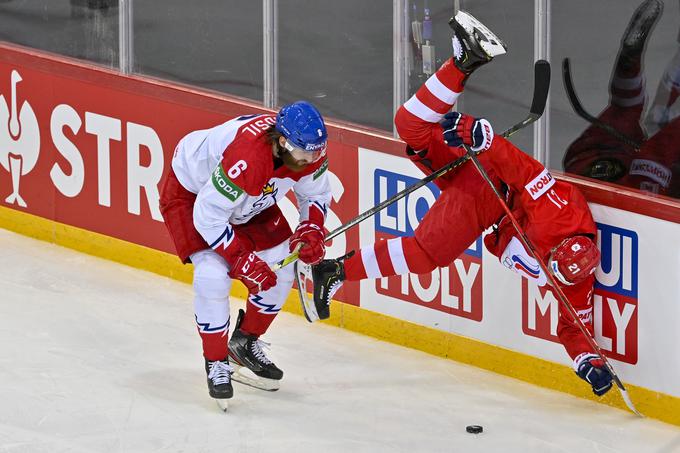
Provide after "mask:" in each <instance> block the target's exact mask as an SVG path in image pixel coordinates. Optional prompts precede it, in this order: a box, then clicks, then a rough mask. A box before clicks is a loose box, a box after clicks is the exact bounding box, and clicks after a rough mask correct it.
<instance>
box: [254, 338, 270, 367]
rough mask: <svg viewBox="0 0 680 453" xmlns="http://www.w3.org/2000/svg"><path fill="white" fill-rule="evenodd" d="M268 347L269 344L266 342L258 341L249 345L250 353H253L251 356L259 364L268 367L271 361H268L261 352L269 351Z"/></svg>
mask: <svg viewBox="0 0 680 453" xmlns="http://www.w3.org/2000/svg"><path fill="white" fill-rule="evenodd" d="M270 346H271V343H267V342H266V341H262V340H259V339H258V340H255V341H252V342H251V343H250V351H251V352H252V353H253V355H254V356H255V358H256V359H257V360H258V361H259V362H261V363H264V364H265V365H269V364H271V363H272V361H271V360H269V358H267V356H266V355H265V353H264V351H263V348H264V349H269V348H270Z"/></svg>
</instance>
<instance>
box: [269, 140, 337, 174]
mask: <svg viewBox="0 0 680 453" xmlns="http://www.w3.org/2000/svg"><path fill="white" fill-rule="evenodd" d="M279 145H281V146H280V148H279V149H280V152H279V157H280V158H281V160H283V164H284V165H285V166H286V167H288V168H290V169H291V170H293V171H300V170H303V169H304V168H305V167H307V166H308V165H310V164H312V163H314V162H316V161H318V160H319V159H320V158H321V157H323V156H324V155H325V154H326V150H325V148H324V149H323V150H320V151H318V152H310V151H305V150H303V149H300V148H296V147H294V146H292V145H291V144H290V143H289V142H288V141H287V140H286V138H285V137H280V138H279Z"/></svg>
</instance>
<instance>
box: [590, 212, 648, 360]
mask: <svg viewBox="0 0 680 453" xmlns="http://www.w3.org/2000/svg"><path fill="white" fill-rule="evenodd" d="M597 228H598V233H599V234H598V238H597V241H598V244H597V245H598V247H599V248H600V251H601V254H602V258H601V261H600V266H599V267H598V268H597V270H596V271H595V278H596V279H597V281H596V283H595V296H594V300H593V326H594V329H595V340H596V341H597V343H598V344H599V345H600V347H602V349H604V350H605V351H606V352H607V355H608V356H609V357H611V358H614V359H617V360H620V361H622V362H627V363H637V359H638V236H637V234H636V233H635V232H634V231H630V230H625V229H623V228H618V227H614V226H611V225H605V224H601V223H598V224H597Z"/></svg>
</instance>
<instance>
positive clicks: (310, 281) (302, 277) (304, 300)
mask: <svg viewBox="0 0 680 453" xmlns="http://www.w3.org/2000/svg"><path fill="white" fill-rule="evenodd" d="M294 269H295V281H296V282H297V284H298V296H300V305H302V312H303V313H304V315H305V318H306V319H307V321H309V322H314V321H318V320H319V314H318V313H317V312H316V305H315V304H314V297H313V296H312V294H313V293H314V278H313V277H312V266H310V265H309V264H305V263H301V262H300V261H296V262H295V267H294Z"/></svg>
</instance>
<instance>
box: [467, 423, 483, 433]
mask: <svg viewBox="0 0 680 453" xmlns="http://www.w3.org/2000/svg"><path fill="white" fill-rule="evenodd" d="M465 431H467V432H469V433H470V434H479V433H481V432H482V431H484V428H482V427H481V426H479V425H469V426H466V427H465Z"/></svg>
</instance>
